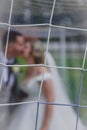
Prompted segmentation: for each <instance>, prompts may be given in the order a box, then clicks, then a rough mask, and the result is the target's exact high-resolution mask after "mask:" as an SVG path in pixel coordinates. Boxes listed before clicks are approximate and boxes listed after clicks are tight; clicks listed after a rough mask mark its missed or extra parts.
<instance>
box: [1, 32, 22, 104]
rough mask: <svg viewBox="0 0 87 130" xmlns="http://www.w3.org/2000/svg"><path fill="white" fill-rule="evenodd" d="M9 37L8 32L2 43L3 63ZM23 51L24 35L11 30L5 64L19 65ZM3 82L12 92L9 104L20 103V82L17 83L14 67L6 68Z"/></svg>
mask: <svg viewBox="0 0 87 130" xmlns="http://www.w3.org/2000/svg"><path fill="white" fill-rule="evenodd" d="M7 36H8V32H5V34H4V35H3V39H2V43H3V44H2V50H1V51H0V57H1V58H2V61H3V59H5V47H6V43H7V42H6V41H7ZM23 49H24V37H23V35H22V34H21V33H19V32H17V31H14V30H10V33H9V39H8V49H7V55H6V60H5V64H7V65H13V64H17V63H16V57H18V56H20V55H21V53H22V52H23ZM0 60H1V59H0ZM3 82H4V83H5V88H8V89H9V91H10V95H9V101H8V102H10V103H13V102H17V101H18V81H17V76H16V75H15V73H14V72H13V69H12V67H5V73H4V78H3ZM2 89H3V88H2ZM1 93H2V91H1ZM3 98H4V97H3Z"/></svg>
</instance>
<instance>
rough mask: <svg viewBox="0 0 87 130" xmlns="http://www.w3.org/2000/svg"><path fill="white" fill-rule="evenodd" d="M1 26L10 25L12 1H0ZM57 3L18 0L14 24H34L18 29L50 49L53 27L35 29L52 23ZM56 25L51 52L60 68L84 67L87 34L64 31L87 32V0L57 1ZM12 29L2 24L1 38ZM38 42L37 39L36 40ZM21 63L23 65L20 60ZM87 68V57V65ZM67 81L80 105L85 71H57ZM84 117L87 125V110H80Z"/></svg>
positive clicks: (85, 96) (86, 101)
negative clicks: (82, 74)
mask: <svg viewBox="0 0 87 130" xmlns="http://www.w3.org/2000/svg"><path fill="white" fill-rule="evenodd" d="M0 2H1V3H0V23H8V21H9V13H10V6H11V0H0ZM52 5H53V0H44V1H43V0H14V3H13V11H12V18H11V25H26V24H29V25H30V24H32V26H31V27H29V26H27V27H14V28H13V29H14V30H17V31H19V32H22V33H23V34H24V35H25V36H29V37H33V38H36V39H39V40H40V41H41V43H42V44H43V45H44V47H45V50H46V47H47V38H48V30H49V25H40V26H35V25H34V24H49V22H50V16H51V11H52ZM33 25H34V26H33ZM52 25H56V26H53V27H51V35H50V41H49V46H48V51H49V52H50V53H51V54H52V55H53V57H54V59H55V62H56V66H62V67H79V68H80V67H82V64H83V57H84V52H85V48H86V42H87V31H83V30H76V29H73V30H71V29H63V28H59V27H58V26H66V27H72V28H77V29H79V28H80V29H87V1H86V0H57V1H56V5H55V9H54V14H53V19H52ZM6 30H8V26H6V25H0V39H2V36H3V33H4V31H6ZM36 41H37V40H36ZM19 64H22V62H21V61H20V62H19ZM85 68H86V69H87V58H86V62H85ZM57 70H58V71H59V73H60V77H61V79H62V81H63V82H64V85H65V88H66V92H67V94H68V96H69V98H70V100H71V103H73V104H77V102H78V95H79V88H80V80H81V71H80V70H68V69H67V70H66V69H57ZM86 78H87V72H85V73H84V78H83V86H82V87H83V89H82V93H81V102H80V104H81V105H87V79H86ZM80 117H81V120H82V121H83V123H85V124H86V125H87V123H86V122H87V110H86V109H80Z"/></svg>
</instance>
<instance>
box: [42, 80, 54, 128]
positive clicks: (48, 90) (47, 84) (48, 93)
mask: <svg viewBox="0 0 87 130" xmlns="http://www.w3.org/2000/svg"><path fill="white" fill-rule="evenodd" d="M42 89H43V92H44V96H45V98H46V100H47V102H53V101H54V91H53V85H52V81H51V80H46V81H44V82H43V86H42ZM52 112H53V105H46V109H45V114H44V120H43V124H42V129H41V130H48V127H49V124H50V119H51V118H52V117H51V116H52Z"/></svg>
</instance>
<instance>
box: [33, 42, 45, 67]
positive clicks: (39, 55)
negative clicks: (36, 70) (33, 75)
mask: <svg viewBox="0 0 87 130" xmlns="http://www.w3.org/2000/svg"><path fill="white" fill-rule="evenodd" d="M31 54H32V56H33V58H34V61H35V64H43V63H44V46H43V45H42V43H41V42H40V41H37V42H34V43H32V53H31Z"/></svg>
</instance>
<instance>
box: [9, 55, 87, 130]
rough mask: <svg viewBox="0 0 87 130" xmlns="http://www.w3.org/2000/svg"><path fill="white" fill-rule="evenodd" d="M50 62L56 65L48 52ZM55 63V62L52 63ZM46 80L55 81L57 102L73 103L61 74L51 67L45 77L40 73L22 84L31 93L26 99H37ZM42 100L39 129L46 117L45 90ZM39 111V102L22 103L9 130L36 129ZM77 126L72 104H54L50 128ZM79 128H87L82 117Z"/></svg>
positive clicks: (58, 129) (24, 89)
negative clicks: (41, 83)
mask: <svg viewBox="0 0 87 130" xmlns="http://www.w3.org/2000/svg"><path fill="white" fill-rule="evenodd" d="M48 59H50V60H49V62H48V64H50V65H54V64H55V63H54V61H52V60H53V59H52V57H51V55H49V54H48ZM51 63H53V64H51ZM42 78H43V80H44V81H46V80H48V79H51V80H52V81H53V87H54V94H55V103H57V104H58V103H59V104H60V103H64V104H71V103H70V101H69V98H68V96H67V94H66V92H65V90H64V88H63V87H64V86H63V83H62V80H61V79H60V76H59V75H58V73H57V71H56V70H55V69H52V68H51V69H50V73H48V72H44V77H42V74H41V75H38V76H36V77H34V78H32V79H31V80H29V82H28V83H27V84H26V86H25V85H23V84H22V85H21V89H22V90H23V91H24V92H26V93H28V94H29V97H28V98H27V99H26V100H25V101H36V100H37V99H38V95H39V90H40V84H39V83H40V81H41V80H42ZM40 101H41V102H43V104H40V106H39V113H38V121H37V130H41V129H40V128H41V124H42V121H43V118H44V112H45V104H44V102H45V101H46V99H45V97H44V94H43V92H42V93H41V98H40ZM36 113H37V103H30V104H24V105H20V106H19V107H18V108H17V110H16V111H15V113H14V114H13V116H12V120H11V123H10V125H9V129H8V130H15V129H16V130H24V129H25V130H35V122H36ZM75 127H76V113H75V111H74V110H73V108H72V107H71V106H60V105H54V110H53V114H52V117H51V120H50V124H49V129H48V130H53V129H54V130H75ZM78 130H86V128H85V126H84V125H83V124H82V122H81V120H80V118H79V119H78Z"/></svg>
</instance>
